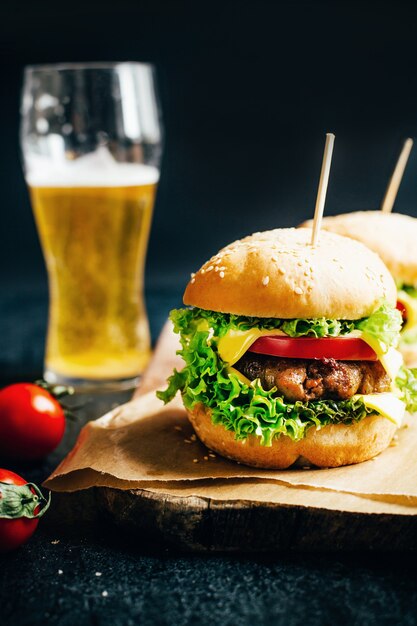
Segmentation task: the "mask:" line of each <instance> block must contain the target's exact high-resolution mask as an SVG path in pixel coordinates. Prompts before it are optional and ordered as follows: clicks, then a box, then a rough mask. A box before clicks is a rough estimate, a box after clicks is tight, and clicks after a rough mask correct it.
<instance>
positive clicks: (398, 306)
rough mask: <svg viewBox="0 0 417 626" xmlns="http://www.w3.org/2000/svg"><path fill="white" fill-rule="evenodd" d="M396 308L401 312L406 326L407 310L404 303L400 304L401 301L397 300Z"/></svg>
mask: <svg viewBox="0 0 417 626" xmlns="http://www.w3.org/2000/svg"><path fill="white" fill-rule="evenodd" d="M396 308H397V309H398V310H399V312H400V313H401V315H402V318H403V322H404V324H405V323H406V321H407V309H406V308H405V306H404V305H403V303H402V302H400V301H399V300H397V305H396Z"/></svg>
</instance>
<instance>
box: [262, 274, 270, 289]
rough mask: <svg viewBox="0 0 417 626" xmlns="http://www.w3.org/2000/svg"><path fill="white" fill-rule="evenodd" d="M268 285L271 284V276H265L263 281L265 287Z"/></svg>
mask: <svg viewBox="0 0 417 626" xmlns="http://www.w3.org/2000/svg"><path fill="white" fill-rule="evenodd" d="M268 283H269V276H264V277H263V279H262V284H263V285H264V287H266V286H267V284H268Z"/></svg>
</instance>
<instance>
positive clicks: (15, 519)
mask: <svg viewBox="0 0 417 626" xmlns="http://www.w3.org/2000/svg"><path fill="white" fill-rule="evenodd" d="M48 506H49V501H47V500H46V499H45V498H44V496H43V495H42V493H41V491H40V490H39V488H38V487H37V486H36V485H33V484H32V483H27V482H26V481H25V480H24V479H23V478H22V477H21V476H19V475H18V474H15V473H14V472H10V471H9V470H6V469H0V553H4V552H11V551H12V550H15V549H16V548H18V547H19V546H20V545H22V543H25V542H26V541H27V540H28V539H29V538H30V537H31V536H32V535H33V533H34V532H35V530H36V527H37V525H38V523H39V517H41V516H42V515H43V514H44V513H45V511H46V510H47V508H48Z"/></svg>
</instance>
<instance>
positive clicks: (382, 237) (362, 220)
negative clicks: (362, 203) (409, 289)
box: [301, 211, 417, 287]
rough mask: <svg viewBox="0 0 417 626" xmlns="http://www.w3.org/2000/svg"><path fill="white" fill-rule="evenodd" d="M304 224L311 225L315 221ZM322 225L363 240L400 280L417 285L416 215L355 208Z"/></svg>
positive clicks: (325, 219) (330, 218)
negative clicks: (356, 209)
mask: <svg viewBox="0 0 417 626" xmlns="http://www.w3.org/2000/svg"><path fill="white" fill-rule="evenodd" d="M301 226H302V227H305V226H311V220H310V221H308V222H305V223H304V224H302V225H301ZM322 228H324V229H325V230H329V231H332V232H334V233H338V234H339V235H345V236H346V237H351V238H352V239H356V240H357V241H361V242H362V243H364V244H365V245H366V246H368V248H370V249H371V250H373V251H374V252H376V253H377V254H379V256H380V257H381V259H382V260H383V261H384V263H385V264H386V266H387V267H388V269H389V270H390V272H391V274H392V275H393V276H394V278H395V279H396V280H397V281H398V282H400V283H404V284H406V285H413V286H415V287H417V219H416V218H415V217H411V216H409V215H402V214H401V213H382V211H355V212H354V213H344V214H342V215H335V216H333V217H325V218H324V219H323V222H322Z"/></svg>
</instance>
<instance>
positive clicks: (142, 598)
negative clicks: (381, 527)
mask: <svg viewBox="0 0 417 626" xmlns="http://www.w3.org/2000/svg"><path fill="white" fill-rule="evenodd" d="M178 294H179V290H178V291H175V290H174V289H172V290H163V289H154V290H150V291H149V292H148V308H149V312H150V318H151V323H152V333H153V336H154V337H155V336H156V335H157V333H158V332H159V329H160V327H161V325H162V323H163V321H164V319H165V317H166V315H167V312H168V310H169V308H170V307H171V306H175V305H176V304H177V302H178V299H179V298H178ZM45 315H46V288H45V285H44V284H42V285H38V284H37V283H35V284H32V285H31V286H30V287H29V286H28V285H25V284H21V285H16V284H14V285H9V286H8V287H7V288H3V289H2V290H1V294H0V330H1V333H0V338H1V344H0V368H1V378H2V381H1V382H2V383H6V382H10V381H14V380H23V379H26V380H29V379H33V378H36V377H37V376H39V375H40V370H41V364H42V348H43V341H44V330H45ZM127 397H128V394H127V393H121V394H112V395H101V396H97V397H92V396H89V397H87V398H85V402H84V406H83V408H82V410H80V411H79V412H78V415H79V417H78V420H77V421H76V422H69V423H68V427H67V432H66V434H65V438H64V441H63V442H62V444H61V445H60V447H59V448H58V450H57V451H55V452H54V453H53V454H52V455H51V456H50V457H49V458H48V459H47V460H46V461H45V462H43V463H41V464H38V465H36V466H27V467H22V466H16V467H10V463H9V464H8V467H10V468H11V469H14V470H15V471H18V472H19V473H21V474H23V475H24V476H25V477H26V478H27V479H30V480H34V481H37V482H41V481H42V480H43V479H44V478H45V477H46V476H47V475H48V474H49V472H50V471H51V470H52V469H53V468H54V466H55V465H56V464H57V463H58V462H59V460H60V459H61V458H62V457H63V456H64V455H65V454H66V452H67V451H68V450H69V449H70V447H71V446H72V444H73V442H74V440H75V438H76V436H77V432H78V430H79V428H80V426H81V425H82V424H83V423H84V422H85V421H86V420H88V419H92V418H94V417H97V416H98V415H100V414H102V413H103V412H104V411H106V410H107V409H108V408H109V407H110V406H112V404H114V403H116V402H121V401H123V400H125V399H127ZM81 517H82V515H81V512H80V518H81ZM51 520H54V521H53V522H52V521H51ZM64 522H65V520H63V524H62V525H61V524H60V523H59V521H56V520H55V519H54V517H53V515H51V516H49V521H48V516H45V518H44V519H43V520H42V521H41V523H40V525H39V529H38V531H37V533H36V534H35V536H34V537H33V538H32V539H31V541H30V542H29V543H28V544H27V545H25V546H23V547H22V548H21V549H20V550H18V551H16V552H15V553H13V554H10V555H7V556H3V557H1V559H0V562H1V567H0V601H1V604H0V607H1V608H0V624H5V625H6V624H7V625H8V626H9V625H11V626H13V625H15V624H16V625H21V624H22V625H23V624H24V625H26V624H27V625H29V624H44V623H48V624H51V625H54V624H59V625H68V626H73V625H74V624H77V626H82V625H84V624H89V625H90V624H97V625H101V624H109V625H110V624H112V625H119V624H120V625H122V624H123V625H129V624H132V625H133V624H141V625H147V624H175V625H177V626H180V625H183V624H210V625H212V624H222V625H223V626H227V625H230V626H232V625H233V626H235V625H236V626H238V625H240V624H242V625H243V624H245V625H246V624H285V625H287V624H288V625H292V624H306V625H307V624H308V625H309V626H310V625H315V624H317V625H319V624H320V625H321V624H336V623H337V624H342V623H349V624H355V625H356V624H358V625H359V624H390V626H391V625H392V624H393V623H396V624H415V623H417V583H416V580H417V566H416V563H415V560H416V557H415V556H413V555H408V554H402V555H393V554H366V553H363V554H348V555H346V554H345V555H338V554H311V555H308V554H305V555H300V554H297V555H295V554H279V555H277V554H275V555H265V554H263V555H258V556H253V555H252V556H245V555H241V556H231V555H213V556H203V555H186V554H179V553H176V552H175V551H173V550H169V551H168V550H167V549H165V548H164V547H163V546H155V545H149V544H147V545H141V543H140V541H139V542H136V540H135V545H136V547H135V548H132V545H129V543H130V542H129V538H127V537H123V536H120V535H119V533H118V532H117V531H116V530H114V529H113V528H111V527H108V526H107V524H106V523H103V527H102V528H100V529H99V530H97V529H96V528H94V529H92V528H89V527H86V526H84V525H82V524H80V525H73V526H72V527H70V528H68V527H67V526H66V525H65V523H64ZM138 545H139V547H138Z"/></svg>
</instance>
